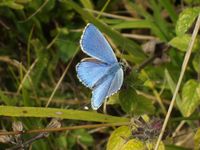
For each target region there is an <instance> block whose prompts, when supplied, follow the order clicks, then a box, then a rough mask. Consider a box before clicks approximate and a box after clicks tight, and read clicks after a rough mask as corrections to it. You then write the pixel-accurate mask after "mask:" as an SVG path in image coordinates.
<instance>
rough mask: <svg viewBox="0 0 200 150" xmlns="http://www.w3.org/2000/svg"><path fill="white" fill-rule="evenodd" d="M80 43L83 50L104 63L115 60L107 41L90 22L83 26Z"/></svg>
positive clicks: (110, 62)
mask: <svg viewBox="0 0 200 150" xmlns="http://www.w3.org/2000/svg"><path fill="white" fill-rule="evenodd" d="M80 45H81V49H82V51H83V52H85V53H86V54H88V55H89V56H91V57H94V58H96V59H98V60H100V61H102V62H104V63H108V64H112V63H115V62H117V58H116V57H115V54H114V52H113V50H112V48H111V47H110V45H109V43H108V42H107V40H106V39H105V37H104V36H103V35H102V33H101V32H100V31H99V30H98V29H97V28H96V27H95V26H94V25H93V24H91V23H89V24H88V25H87V26H86V27H85V30H84V31H83V35H82V37H81V40H80Z"/></svg>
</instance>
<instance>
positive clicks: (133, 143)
mask: <svg viewBox="0 0 200 150" xmlns="http://www.w3.org/2000/svg"><path fill="white" fill-rule="evenodd" d="M141 149H145V145H144V143H143V142H142V141H139V140H136V139H131V140H129V141H128V142H127V143H125V144H124V145H123V146H122V148H121V149H119V150H141Z"/></svg>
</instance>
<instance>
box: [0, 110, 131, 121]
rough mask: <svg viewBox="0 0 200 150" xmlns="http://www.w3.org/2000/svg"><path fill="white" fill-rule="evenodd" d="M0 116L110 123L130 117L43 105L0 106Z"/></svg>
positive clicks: (126, 119)
mask: <svg viewBox="0 0 200 150" xmlns="http://www.w3.org/2000/svg"><path fill="white" fill-rule="evenodd" d="M0 116H10V117H39V118H40V117H42V118H49V117H52V118H62V119H72V120H84V121H94V122H110V123H120V122H121V123H123V122H129V119H128V118H123V117H115V116H110V115H104V114H100V113H96V112H89V111H79V110H72V109H57V108H43V107H13V106H0Z"/></svg>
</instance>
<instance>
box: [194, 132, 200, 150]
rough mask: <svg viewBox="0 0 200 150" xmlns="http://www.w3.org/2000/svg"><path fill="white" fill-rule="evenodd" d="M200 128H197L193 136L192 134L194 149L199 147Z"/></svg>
mask: <svg viewBox="0 0 200 150" xmlns="http://www.w3.org/2000/svg"><path fill="white" fill-rule="evenodd" d="M199 143H200V128H199V129H198V130H197V132H196V134H195V136H194V150H199V149H200V144H199Z"/></svg>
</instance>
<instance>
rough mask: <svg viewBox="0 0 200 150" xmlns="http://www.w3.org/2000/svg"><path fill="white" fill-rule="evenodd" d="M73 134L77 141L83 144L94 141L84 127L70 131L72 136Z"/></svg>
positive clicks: (90, 143) (89, 143)
mask: <svg viewBox="0 0 200 150" xmlns="http://www.w3.org/2000/svg"><path fill="white" fill-rule="evenodd" d="M74 136H75V137H77V138H78V139H79V141H80V142H81V143H82V144H84V145H88V146H91V145H92V143H93V142H94V140H93V138H92V136H91V135H90V134H89V133H88V132H87V131H86V130H84V129H79V130H74V131H72V137H74Z"/></svg>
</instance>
